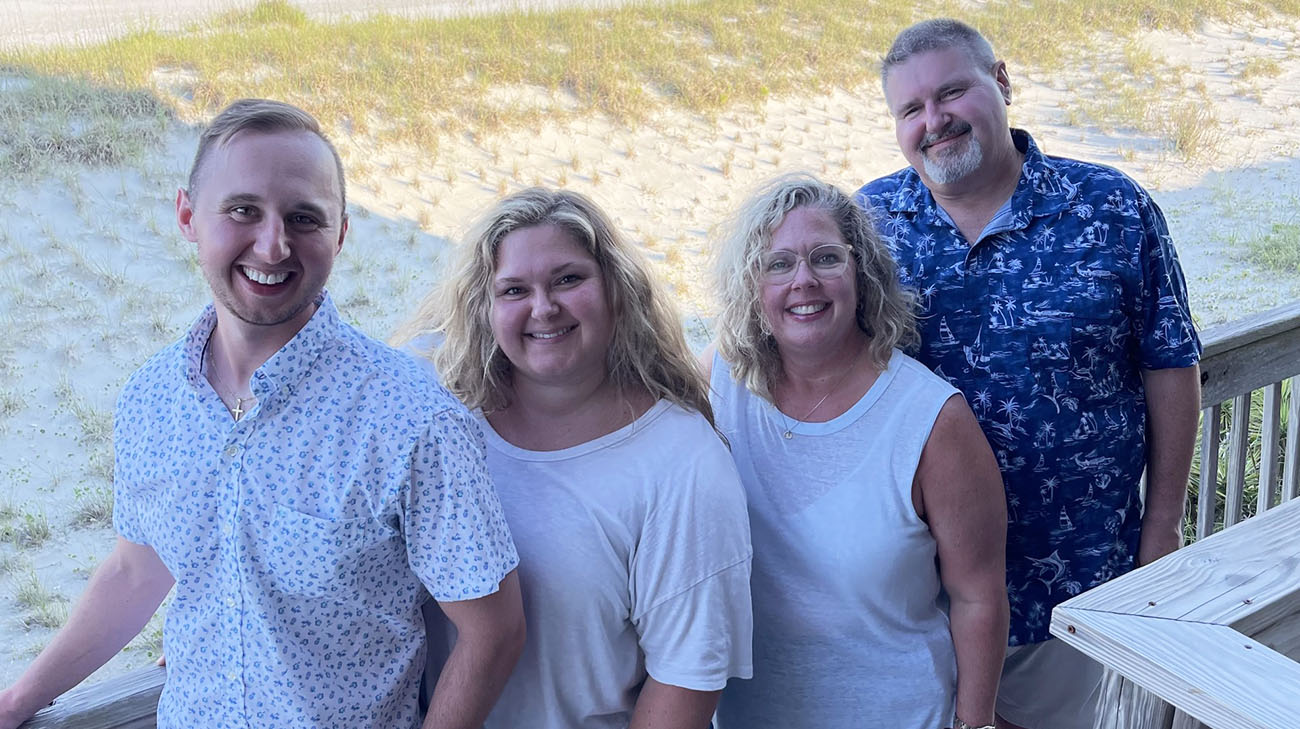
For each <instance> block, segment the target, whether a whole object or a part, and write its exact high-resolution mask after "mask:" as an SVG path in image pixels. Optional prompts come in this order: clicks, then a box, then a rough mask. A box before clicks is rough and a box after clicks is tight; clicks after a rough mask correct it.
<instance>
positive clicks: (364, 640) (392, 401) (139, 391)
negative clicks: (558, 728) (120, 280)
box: [113, 296, 518, 729]
mask: <svg viewBox="0 0 1300 729" xmlns="http://www.w3.org/2000/svg"><path fill="white" fill-rule="evenodd" d="M215 324H216V313H215V310H214V309H213V308H212V307H211V306H209V307H208V309H207V310H206V311H205V312H204V313H203V315H202V316H200V317H199V319H198V321H197V322H196V323H195V324H194V326H193V327H192V329H191V330H190V331H189V333H188V334H187V335H186V336H185V337H184V338H183V339H181V340H180V341H179V342H177V343H176V344H174V345H172V346H170V347H168V348H167V349H164V350H163V351H161V352H160V353H158V354H156V355H154V356H153V357H152V358H151V359H150V360H149V361H148V362H147V363H146V364H145V365H144V366H143V367H142V368H141V369H140V370H138V371H137V372H136V373H135V374H133V375H132V376H131V378H130V380H129V381H128V382H127V384H126V387H125V389H124V390H123V392H122V395H121V397H120V398H119V400H118V405H117V415H116V422H115V426H114V438H115V441H116V450H117V453H116V457H117V460H116V474H115V494H114V495H115V499H116V501H115V504H114V517H113V518H114V525H115V527H116V528H117V531H118V533H119V534H121V535H122V537H124V538H125V539H127V540H129V541H132V542H136V543H139V544H145V545H149V546H150V547H152V548H153V549H154V551H155V552H157V553H158V556H159V557H160V558H161V559H162V561H163V563H164V564H166V566H167V569H168V570H170V571H171V573H172V576H174V577H175V578H176V593H175V597H174V600H173V602H172V604H171V607H170V608H169V610H168V613H167V621H166V625H165V627H164V631H163V638H164V645H165V646H166V650H167V666H168V675H167V684H166V686H165V687H164V689H163V694H162V699H161V700H160V702H159V704H158V726H159V727H162V728H163V729H166V728H168V727H184V728H185V729H190V728H191V727H256V728H257V729H272V728H275V727H284V728H285V729H290V728H293V729H300V728H302V727H350V728H351V727H384V728H385V729H389V728H391V727H413V726H416V725H417V723H418V721H419V717H418V713H417V707H416V701H417V693H418V689H419V684H420V676H421V673H422V671H423V669H424V656H425V639H424V622H423V619H422V617H421V614H420V605H421V603H423V602H424V600H425V599H426V593H425V590H426V588H427V590H428V592H429V593H431V594H432V595H433V596H434V597H435V598H437V599H438V600H440V601H448V600H467V599H472V598H477V597H482V596H484V595H488V594H491V593H492V592H494V591H495V590H496V589H497V584H498V583H499V582H500V580H501V579H502V578H503V577H504V576H505V575H506V573H508V572H509V571H510V570H511V569H513V568H514V567H515V565H516V563H517V562H518V559H517V557H516V555H515V548H514V544H513V543H512V542H511V539H510V534H509V532H508V531H507V527H506V522H505V518H504V516H503V513H502V511H501V505H500V503H499V502H498V501H497V497H496V493H495V491H494V490H493V488H492V482H491V480H490V478H489V477H488V475H487V471H486V467H485V464H484V444H483V442H482V436H481V435H480V434H479V432H478V430H477V428H476V426H475V424H474V421H473V419H472V417H471V416H470V414H469V413H468V412H467V411H466V410H465V408H464V407H463V406H462V405H461V404H460V403H459V402H457V401H456V400H455V399H454V398H453V397H452V396H451V395H450V394H449V393H448V392H447V391H446V390H445V389H443V388H442V387H441V386H440V385H439V384H438V383H437V382H436V380H435V378H434V377H433V376H431V375H430V374H428V372H427V371H426V370H425V369H424V368H423V367H421V366H420V365H419V364H418V363H417V362H416V361H415V360H414V359H412V358H411V357H409V356H407V355H404V354H401V353H398V352H396V351H394V350H392V349H390V348H388V347H386V346H384V345H383V344H380V343H379V342H376V341H374V340H372V339H369V338H368V337H366V336H365V335H363V334H361V333H360V332H358V331H356V330H355V329H353V328H352V327H350V326H348V325H347V324H345V323H343V322H341V321H340V320H339V315H338V311H337V310H336V309H335V307H334V305H333V303H331V301H330V299H329V297H328V296H324V297H323V298H322V300H321V302H320V306H319V308H318V309H317V311H316V312H315V314H314V315H313V317H312V318H311V320H310V321H309V322H308V323H307V325H306V326H304V327H303V328H302V330H300V331H299V332H298V334H297V335H296V336H295V337H294V338H293V339H292V340H291V341H290V342H289V343H288V344H286V345H285V346H284V348H282V349H281V350H280V351H279V352H277V353H276V354H275V355H274V356H272V357H271V358H270V359H269V360H267V362H266V363H265V364H263V365H262V366H261V367H260V368H258V370H257V371H256V372H255V373H254V375H253V380H252V388H253V394H254V395H255V396H256V397H257V403H256V405H255V406H254V407H253V408H252V409H251V410H250V411H249V412H248V413H247V414H245V415H244V416H243V418H242V419H241V420H240V421H239V422H235V421H234V419H233V418H231V416H230V413H229V412H227V411H226V409H225V406H223V405H222V403H221V400H220V399H219V398H218V397H217V394H216V393H215V392H214V391H213V389H212V388H211V386H209V384H208V381H207V379H206V378H205V377H204V375H203V374H202V373H201V371H200V370H201V362H202V354H203V349H204V345H205V343H206V342H207V340H208V337H209V335H210V334H211V332H212V329H213V327H214V326H215Z"/></svg>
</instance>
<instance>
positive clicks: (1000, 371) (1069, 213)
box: [858, 130, 1201, 645]
mask: <svg viewBox="0 0 1300 729" xmlns="http://www.w3.org/2000/svg"><path fill="white" fill-rule="evenodd" d="M1012 136H1013V138H1014V140H1015V143H1016V146H1017V147H1018V148H1019V149H1020V151H1021V152H1023V153H1024V155H1025V161H1024V166H1023V168H1022V172H1021V177H1020V183H1019V184H1018V185H1017V187H1016V190H1015V192H1014V193H1013V194H1012V197H1011V200H1010V204H1009V206H1008V207H1006V208H1005V209H1004V211H1003V214H1001V215H999V216H995V218H994V222H993V223H992V224H991V225H990V228H988V229H986V230H985V231H984V234H983V235H982V236H981V238H980V239H979V240H978V241H976V242H975V244H974V245H971V244H970V243H968V242H967V240H966V239H965V238H964V237H963V236H962V234H961V233H960V232H958V230H957V228H956V226H954V225H953V224H952V222H951V220H950V219H949V218H948V216H947V214H946V213H945V212H944V211H943V210H942V209H941V208H940V207H939V206H938V204H936V202H935V199H934V196H933V195H931V193H930V191H929V189H927V188H926V187H925V185H924V184H923V183H922V181H921V178H920V176H919V175H918V174H917V173H916V172H915V171H914V170H913V169H912V168H910V167H909V168H907V169H905V170H902V171H900V172H896V173H894V174H892V175H890V176H888V177H883V178H881V179H879V180H876V181H874V182H871V183H868V184H867V185H865V186H863V188H862V189H861V190H859V191H858V200H859V203H860V204H862V205H863V207H865V208H866V209H867V210H869V211H872V212H873V214H874V216H875V218H876V225H877V227H878V229H879V230H880V233H881V235H882V236H883V237H884V239H885V242H886V243H887V244H888V245H889V246H890V248H891V249H892V250H893V252H894V255H895V257H896V258H897V260H898V265H899V277H900V278H901V279H902V281H903V284H904V285H905V286H907V287H908V288H910V289H912V290H914V291H915V292H916V294H917V295H918V300H919V304H920V310H921V311H920V316H921V318H920V322H919V323H920V330H921V349H920V352H919V353H918V356H917V359H919V360H920V361H922V362H923V363H925V364H926V365H927V366H929V367H930V368H931V369H932V370H934V371H935V372H936V373H937V374H939V375H941V376H943V377H945V378H947V379H948V381H949V382H951V383H953V385H955V386H956V387H957V388H958V389H960V390H961V391H962V393H964V394H965V396H966V399H967V401H968V402H969V403H970V406H971V408H972V409H973V410H974V411H975V415H976V417H977V418H978V420H979V422H980V425H981V426H982V427H983V429H984V433H985V435H986V436H988V439H989V443H990V444H991V445H992V447H993V452H994V454H995V455H996V456H997V459H998V464H999V466H1001V469H1002V477H1003V481H1004V482H1005V485H1006V491H1007V509H1008V517H1009V520H1010V524H1009V527H1008V533H1007V592H1008V596H1009V598H1010V601H1011V636H1010V642H1011V645H1021V644H1025V643H1036V642H1039V641H1043V640H1047V639H1048V638H1049V637H1050V636H1049V634H1048V623H1049V621H1050V619H1051V610H1052V608H1053V607H1054V606H1055V605H1057V604H1058V603H1060V602H1062V601H1064V600H1066V599H1068V598H1070V597H1073V596H1074V595H1077V594H1079V593H1080V592H1083V591H1084V590H1087V589H1088V588H1090V587H1093V586H1095V585H1098V584H1100V583H1102V582H1105V581H1107V580H1109V579H1111V578H1113V577H1115V576H1117V575H1119V574H1122V573H1124V572H1127V571H1128V570H1130V569H1132V568H1133V561H1134V557H1135V555H1136V553H1137V545H1138V538H1139V536H1140V533H1141V500H1140V497H1139V492H1138V488H1139V486H1138V484H1139V480H1140V478H1141V475H1142V470H1143V468H1144V466H1145V464H1146V441H1145V434H1146V400H1145V397H1144V394H1143V389H1142V378H1141V373H1142V370H1144V369H1163V368H1171V367H1188V366H1191V365H1193V364H1195V363H1196V362H1197V361H1198V360H1199V358H1200V351H1201V345H1200V341H1199V340H1198V338H1197V336H1196V331H1195V330H1194V328H1193V326H1192V317H1191V314H1190V312H1189V310H1188V307H1187V291H1186V285H1185V284H1184V282H1183V273H1182V270H1181V269H1180V268H1179V266H1178V258H1177V255H1176V254H1175V253H1174V248H1173V244H1172V243H1171V241H1170V240H1169V233H1168V230H1167V228H1166V226H1165V220H1164V216H1163V215H1162V214H1161V212H1160V209H1159V208H1158V207H1156V204H1155V203H1154V202H1153V201H1152V200H1151V198H1150V197H1148V195H1147V193H1146V192H1145V191H1144V190H1143V189H1142V188H1141V187H1138V185H1137V183H1135V182H1133V181H1132V180H1131V179H1129V178H1128V177H1126V176H1125V175H1124V174H1122V173H1120V172H1118V171H1116V170H1114V169H1111V168H1109V167H1103V166H1100V165H1094V164H1088V163H1084V162H1079V161H1076V160H1071V159H1063V158H1059V157H1047V156H1045V155H1043V154H1042V153H1041V152H1040V151H1039V150H1038V147H1037V146H1036V145H1035V144H1034V142H1033V140H1032V139H1031V138H1030V137H1029V135H1028V134H1026V133H1025V132H1023V131H1020V130H1013V132H1012Z"/></svg>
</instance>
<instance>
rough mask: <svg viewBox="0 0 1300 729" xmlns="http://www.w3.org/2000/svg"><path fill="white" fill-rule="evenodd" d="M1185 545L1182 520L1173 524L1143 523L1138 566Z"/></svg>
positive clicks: (1149, 562)
mask: <svg viewBox="0 0 1300 729" xmlns="http://www.w3.org/2000/svg"><path fill="white" fill-rule="evenodd" d="M1181 546H1183V525H1182V522H1181V520H1180V521H1179V522H1177V523H1175V524H1173V525H1172V526H1168V525H1166V526H1160V527H1156V525H1154V524H1148V523H1146V522H1145V521H1144V522H1143V523H1142V541H1141V542H1139V544H1138V553H1137V566H1138V567H1142V566H1145V565H1149V564H1151V563H1152V562H1154V561H1156V560H1158V559H1160V558H1161V557H1163V556H1165V555H1166V554H1169V553H1170V552H1174V551H1176V550H1177V549H1178V548H1179V547H1181Z"/></svg>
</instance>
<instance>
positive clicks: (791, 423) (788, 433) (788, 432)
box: [776, 349, 862, 440]
mask: <svg viewBox="0 0 1300 729" xmlns="http://www.w3.org/2000/svg"><path fill="white" fill-rule="evenodd" d="M861 357H862V349H859V350H858V353H857V354H855V355H853V361H852V362H850V363H849V366H848V367H845V368H844V374H842V375H840V378H839V379H838V380H836V381H835V384H834V385H831V389H829V390H827V391H826V394H825V395H822V399H820V400H818V401H817V404H816V405H813V406H812V407H811V408H809V410H808V412H806V413H804V415H803V417H802V418H799V420H793V419H791V418H790V417H789V416H787V415H786V414H785V413H783V412H781V408H777V409H776V411H777V412H778V413H781V418H782V419H784V420H785V421H786V428H785V432H784V433H782V434H781V437H782V438H785V439H786V440H790V439H791V438H793V437H794V427H795V426H796V425H798V424H799V422H801V421H804V420H807V419H808V418H810V417H812V414H813V413H815V412H817V408H819V407H821V406H822V403H824V402H826V398H828V397H830V396H831V393H833V392H835V391H836V390H838V389H839V388H840V385H842V384H844V380H846V379H848V376H849V373H850V372H852V371H853V368H854V367H857V366H858V360H859V359H861Z"/></svg>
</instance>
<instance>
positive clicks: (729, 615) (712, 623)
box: [431, 401, 752, 729]
mask: <svg viewBox="0 0 1300 729" xmlns="http://www.w3.org/2000/svg"><path fill="white" fill-rule="evenodd" d="M479 422H480V424H481V425H482V427H483V431H484V434H485V437H486V440H487V444H488V449H487V453H488V457H487V461H488V469H489V471H490V472H491V474H492V478H493V480H494V481H495V483H496V484H497V492H498V495H499V496H500V499H501V502H502V505H503V507H504V508H505V512H506V520H507V522H508V523H509V524H510V527H511V532H512V534H513V536H514V540H515V545H516V547H517V548H518V550H519V555H520V564H519V579H520V584H521V587H522V590H523V597H524V613H525V616H526V619H527V622H528V639H527V642H526V644H525V647H524V653H523V656H522V657H521V658H520V661H519V664H518V666H516V668H515V671H514V673H513V674H512V676H511V678H510V681H509V682H508V683H507V684H506V688H505V691H504V692H503V693H502V695H501V699H500V700H499V701H498V702H497V705H496V708H495V709H494V710H493V712H492V714H491V715H490V716H489V717H488V721H487V723H486V724H485V726H486V727H487V729H517V728H519V727H528V728H529V729H625V728H626V727H627V725H628V723H629V722H630V721H631V715H632V710H633V708H634V706H635V704H636V699H637V696H638V693H639V691H640V687H641V684H642V683H643V682H644V681H645V679H646V676H647V675H649V676H653V677H654V679H655V680H657V681H659V682H661V683H664V684H669V685H673V686H681V687H683V688H689V689H695V690H700V691H714V690H718V689H721V688H722V687H723V686H724V685H726V682H727V679H728V678H730V677H737V676H738V677H745V676H749V675H751V674H752V668H751V643H750V641H751V632H752V614H751V610H750V598H749V571H750V557H751V553H750V547H749V524H748V519H747V516H746V512H745V497H744V493H743V491H742V489H741V486H740V482H739V479H738V477H737V474H736V468H735V466H734V464H733V463H732V461H731V457H730V455H729V454H728V452H727V449H726V446H724V445H723V443H722V441H721V439H720V438H718V436H717V434H716V433H715V432H713V429H712V428H711V427H710V426H709V424H708V421H706V420H705V419H704V417H703V416H701V415H700V414H698V413H694V412H688V411H686V410H683V409H682V408H680V407H678V406H676V405H673V404H671V403H669V402H667V401H659V402H658V403H656V404H655V405H654V406H653V407H651V408H650V409H649V410H648V411H647V412H646V413H645V414H644V415H642V416H641V417H640V418H638V419H637V420H636V421H635V422H633V423H632V424H630V425H628V426H626V427H624V428H622V429H620V430H618V431H615V432H613V433H610V434H609V435H606V436H603V437H601V438H597V439H596V440H593V441H589V442H587V443H584V444H582V445H579V446H575V447H573V448H566V449H564V450H559V451H529V450H524V449H522V448H517V447H515V446H513V445H511V444H510V443H507V442H506V441H505V440H503V439H502V438H501V437H500V436H499V435H497V433H496V431H494V430H493V429H492V427H491V425H489V424H488V423H487V422H486V420H482V419H480V421H479ZM431 620H432V621H434V622H435V623H437V622H438V621H442V622H441V627H442V629H443V630H444V631H446V630H448V627H447V625H446V623H445V618H442V616H441V615H435V616H433V617H432V618H431ZM431 632H432V631H431ZM444 650H445V649H444ZM441 658H445V654H444V656H442V657H441ZM441 658H440V657H435V658H433V660H432V661H431V663H432V664H433V665H436V666H440V665H441V662H442V661H441Z"/></svg>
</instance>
